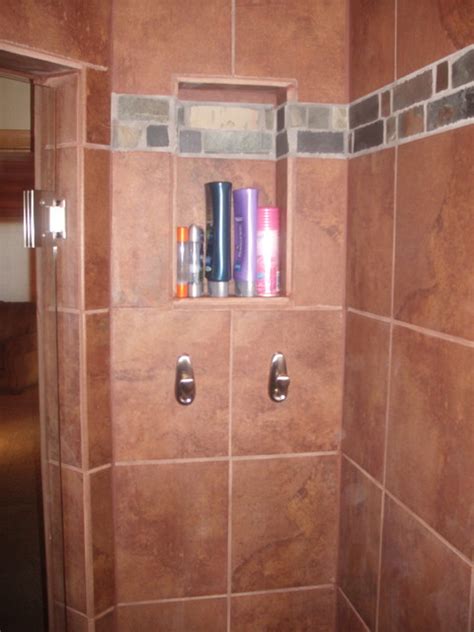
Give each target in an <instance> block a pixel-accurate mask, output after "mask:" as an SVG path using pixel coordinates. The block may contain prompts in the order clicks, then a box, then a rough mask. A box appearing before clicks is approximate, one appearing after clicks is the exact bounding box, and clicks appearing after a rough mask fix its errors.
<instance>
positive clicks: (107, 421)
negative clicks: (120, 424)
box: [86, 313, 112, 468]
mask: <svg viewBox="0 0 474 632" xmlns="http://www.w3.org/2000/svg"><path fill="white" fill-rule="evenodd" d="M109 321H110V317H109V314H108V313H101V314H88V315H87V316H86V337H87V347H86V354H87V355H86V362H87V428H88V447H89V467H90V468H93V467H98V466H100V465H105V464H106V463H110V461H111V459H112V428H111V423H112V422H111V415H110V341H109V335H110V322H109Z"/></svg>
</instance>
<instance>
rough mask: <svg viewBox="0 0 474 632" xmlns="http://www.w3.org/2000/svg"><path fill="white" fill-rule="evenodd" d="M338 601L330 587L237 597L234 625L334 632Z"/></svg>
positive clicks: (235, 631)
mask: <svg viewBox="0 0 474 632" xmlns="http://www.w3.org/2000/svg"><path fill="white" fill-rule="evenodd" d="M334 605H335V600H334V591H333V590H331V589H326V588H323V589H317V590H300V591H295V592H287V593H284V592H279V593H273V594H272V593H267V594H264V595H246V596H242V597H233V599H232V606H231V608H232V609H231V613H232V615H231V616H232V621H231V628H232V632H255V630H295V631H296V630H298V632H333V630H334V614H335V613H334Z"/></svg>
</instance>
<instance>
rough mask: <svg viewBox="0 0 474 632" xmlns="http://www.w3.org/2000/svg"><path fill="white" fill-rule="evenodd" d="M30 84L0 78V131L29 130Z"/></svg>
mask: <svg viewBox="0 0 474 632" xmlns="http://www.w3.org/2000/svg"><path fill="white" fill-rule="evenodd" d="M30 99H31V96H30V84H29V83H28V82H26V81H17V80H16V79H7V78H6V77H0V129H30V127H31V117H30Z"/></svg>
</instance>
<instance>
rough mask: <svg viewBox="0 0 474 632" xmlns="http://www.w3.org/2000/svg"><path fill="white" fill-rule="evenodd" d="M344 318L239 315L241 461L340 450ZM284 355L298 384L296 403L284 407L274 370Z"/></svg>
mask: <svg viewBox="0 0 474 632" xmlns="http://www.w3.org/2000/svg"><path fill="white" fill-rule="evenodd" d="M341 317H342V316H341V313H340V312H313V311H298V312H294V311H293V312H290V311H285V312H283V311H273V310H272V311H271V312H265V313H263V312H235V313H234V324H233V327H234V333H233V339H234V349H233V355H234V366H233V397H232V400H233V410H232V426H233V439H232V441H233V446H232V450H233V453H234V454H281V453H287V452H315V451H319V450H335V449H336V447H337V445H338V436H339V424H340V416H341V390H342V357H341V354H342V335H343V334H342V329H341ZM276 352H281V353H283V354H285V357H286V361H287V369H288V373H289V376H290V379H291V384H290V387H289V394H288V399H287V400H286V401H285V402H283V403H278V404H277V403H275V402H274V401H272V400H271V399H270V397H269V395H268V376H269V371H270V362H271V359H272V356H273V354H274V353H276ZM308 376H311V378H309V377H308ZM242 402H245V405H242Z"/></svg>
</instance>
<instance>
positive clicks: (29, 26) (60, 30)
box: [0, 0, 111, 65]
mask: <svg viewBox="0 0 474 632" xmlns="http://www.w3.org/2000/svg"><path fill="white" fill-rule="evenodd" d="M110 8H111V2H110V0H106V1H104V2H91V3H84V2H81V0H72V1H70V2H67V3H65V4H52V5H50V6H48V7H45V5H44V4H38V3H37V2H36V1H35V0H26V1H25V2H21V3H20V2H12V3H8V5H6V6H5V7H2V23H1V25H0V39H5V40H8V41H9V42H11V43H17V44H23V45H26V46H29V47H33V48H37V49H39V50H44V51H48V52H50V53H57V54H59V55H63V56H65V57H69V58H73V59H77V60H82V61H88V62H91V63H93V64H99V65H100V64H101V65H106V64H107V63H108V53H109V41H110V27H109V22H110Z"/></svg>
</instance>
